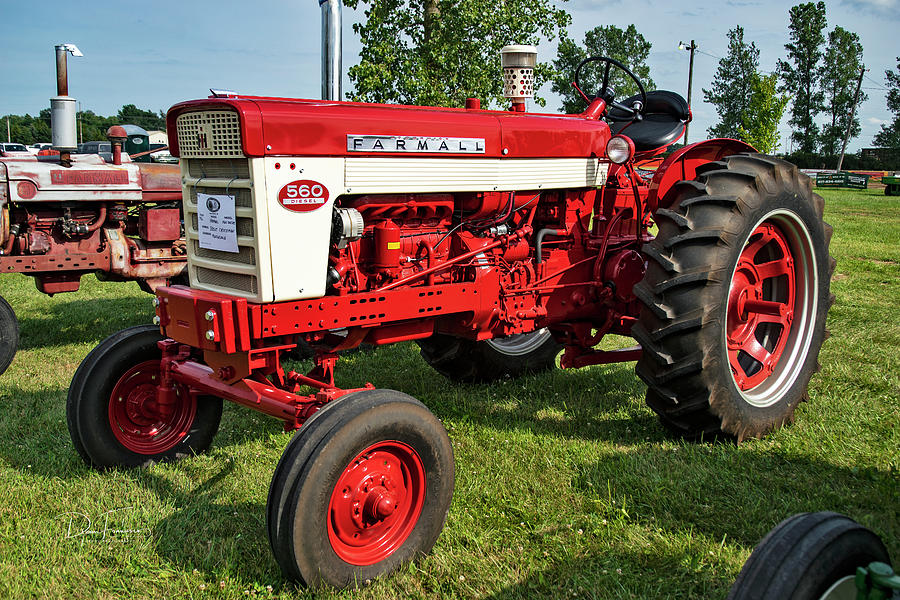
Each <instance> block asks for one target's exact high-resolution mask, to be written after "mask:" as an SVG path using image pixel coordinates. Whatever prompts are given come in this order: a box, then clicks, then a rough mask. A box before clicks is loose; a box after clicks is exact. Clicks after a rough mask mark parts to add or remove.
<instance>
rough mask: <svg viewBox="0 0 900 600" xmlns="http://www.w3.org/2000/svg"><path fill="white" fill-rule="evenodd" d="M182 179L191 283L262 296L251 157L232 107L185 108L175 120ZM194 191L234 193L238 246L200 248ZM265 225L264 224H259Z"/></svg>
mask: <svg viewBox="0 0 900 600" xmlns="http://www.w3.org/2000/svg"><path fill="white" fill-rule="evenodd" d="M176 123H177V127H178V148H179V151H180V153H181V158H182V176H183V178H184V216H185V219H184V221H185V233H186V235H187V238H188V244H187V249H188V264H189V266H190V276H191V285H192V286H194V287H197V288H199V289H208V290H212V291H216V292H222V293H226V294H233V295H236V296H242V297H245V298H248V299H251V300H263V298H262V297H261V295H260V294H261V289H260V287H261V286H260V275H261V273H260V269H261V265H260V264H259V263H260V258H259V257H260V254H259V245H260V242H259V240H258V235H257V233H258V232H257V224H256V220H257V218H258V216H257V208H259V207H257V206H255V199H254V191H253V186H252V184H251V182H252V179H253V177H252V175H251V173H252V166H251V161H250V160H249V159H248V158H246V157H244V155H243V152H242V150H241V136H240V127H239V125H240V123H239V121H238V116H237V113H234V112H231V111H221V110H218V111H203V112H196V113H185V114H183V115H181V116H179V117H178V120H177V121H176ZM198 194H217V195H218V194H227V195H231V196H234V200H235V201H234V204H235V217H236V218H237V236H238V238H237V239H238V251H237V252H223V251H219V250H211V249H209V248H201V247H200V230H199V226H198V225H199V223H198V220H199V219H198V216H197V211H198V207H197V195H198ZM263 226H265V224H263Z"/></svg>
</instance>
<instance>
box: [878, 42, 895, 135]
mask: <svg viewBox="0 0 900 600" xmlns="http://www.w3.org/2000/svg"><path fill="white" fill-rule="evenodd" d="M884 76H885V79H886V81H885V83H886V84H887V86H888V93H887V108H888V110H889V111H891V112H892V113H894V121H893V123H890V124H889V125H882V126H881V131H879V132H878V134H877V135H875V145H876V146H882V147H885V148H900V56H898V57H897V70H896V71H891V70H887V71H885V72H884Z"/></svg>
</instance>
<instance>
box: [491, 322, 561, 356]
mask: <svg viewBox="0 0 900 600" xmlns="http://www.w3.org/2000/svg"><path fill="white" fill-rule="evenodd" d="M550 336H551V333H550V330H549V329H547V328H544V329H538V330H537V331H531V332H529V333H519V334H516V335H510V336H507V337H503V338H496V339H492V340H488V345H489V346H490V347H491V348H493V349H494V350H496V351H497V352H499V353H501V354H505V355H507V356H524V355H525V354H529V353H531V352H534V351H535V350H537V349H538V348H540V347H541V346H542V345H543V344H544V342H546V341H547V339H548V338H549V337H550Z"/></svg>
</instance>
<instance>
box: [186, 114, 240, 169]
mask: <svg viewBox="0 0 900 600" xmlns="http://www.w3.org/2000/svg"><path fill="white" fill-rule="evenodd" d="M175 126H176V129H177V131H178V152H179V154H180V155H181V158H204V157H212V158H243V156H244V152H243V150H241V123H240V120H239V119H238V114H237V113H236V112H234V111H230V110H205V111H201V112H189V113H184V114H183V115H181V116H179V117H178V119H177V120H176V121H175Z"/></svg>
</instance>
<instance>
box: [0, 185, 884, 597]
mask: <svg viewBox="0 0 900 600" xmlns="http://www.w3.org/2000/svg"><path fill="white" fill-rule="evenodd" d="M823 195H824V196H825V198H826V219H827V220H828V221H829V222H830V223H831V224H832V225H834V238H833V241H832V244H831V252H832V254H833V255H834V256H835V258H837V261H838V263H837V270H836V272H835V276H834V280H833V282H832V291H833V292H834V293H835V295H836V296H837V300H836V302H835V304H834V306H833V307H832V309H831V313H830V316H829V328H830V330H831V333H832V335H831V339H829V340H828V341H827V342H826V343H825V346H824V349H823V351H822V354H821V359H820V362H821V364H822V370H821V373H819V374H818V375H817V376H816V377H815V378H814V379H813V382H812V385H811V390H810V396H811V401H810V402H809V403H805V404H803V405H801V406H800V408H799V409H798V411H797V413H796V421H795V423H793V424H792V425H790V426H788V427H785V428H784V429H782V430H780V431H778V432H775V433H773V434H772V435H770V436H769V437H768V438H766V439H764V440H751V441H747V442H745V443H743V444H742V445H741V446H739V447H738V446H735V445H734V444H730V443H724V442H719V443H684V442H681V441H679V440H677V439H673V438H671V437H670V436H669V435H667V433H666V431H665V430H664V429H663V427H662V426H661V425H660V424H659V423H658V421H657V420H656V418H655V416H654V415H653V413H652V412H651V411H650V410H649V409H648V408H646V407H645V406H644V387H643V385H642V384H641V382H640V381H639V380H638V378H637V377H636V376H635V375H634V370H633V367H634V365H633V363H628V364H622V365H610V366H597V367H592V368H587V369H582V370H579V371H562V370H556V371H555V372H552V373H546V374H543V375H538V376H531V377H525V378H522V379H517V380H508V381H503V382H501V383H499V384H494V385H456V384H452V383H449V382H447V381H446V380H445V379H443V378H442V377H441V376H439V375H437V374H436V373H434V372H433V371H432V370H430V368H429V367H428V366H427V365H426V364H425V363H424V362H423V361H422V360H421V359H420V357H419V355H418V348H417V347H416V346H415V345H413V344H400V345H396V346H392V347H384V348H380V349H378V350H377V351H376V352H357V353H354V354H351V355H348V356H347V357H346V358H345V359H342V361H341V363H340V364H339V365H338V367H339V371H338V378H339V384H341V385H344V386H348V387H349V386H356V385H359V384H361V383H362V382H364V381H371V382H373V383H374V384H376V385H377V386H379V387H385V388H393V389H398V390H403V391H404V392H407V393H409V394H411V395H413V396H415V397H417V398H419V399H420V400H422V401H423V402H425V404H427V405H428V406H429V407H430V408H431V409H432V410H433V411H434V412H435V414H436V415H437V416H438V417H439V418H440V419H441V420H442V421H443V422H444V424H445V426H446V427H447V430H448V432H449V434H450V437H451V439H452V441H453V448H454V452H455V454H456V469H457V478H456V493H455V496H454V499H453V505H452V508H451V510H450V516H449V519H448V521H447V526H446V528H445V529H444V532H443V533H442V534H441V536H440V538H439V539H438V542H437V545H436V546H435V548H434V551H433V553H432V554H431V555H430V556H429V557H427V558H426V559H424V560H422V561H421V562H419V563H417V564H415V565H413V566H411V567H409V568H408V569H406V570H404V571H403V572H402V573H399V574H395V575H393V576H391V577H387V578H383V579H381V580H376V581H374V582H372V583H371V585H368V586H366V587H363V588H362V589H359V590H354V591H347V592H343V593H327V592H325V593H320V594H319V595H318V597H323V598H329V597H332V596H338V597H346V598H351V597H352V598H383V599H388V598H401V597H411V598H416V597H422V598H476V597H477V598H497V599H500V598H526V597H527V598H535V597H546V598H723V597H724V596H725V595H726V594H727V591H728V589H729V587H730V586H731V583H732V582H733V581H734V579H735V577H736V576H737V574H738V571H739V570H740V568H741V565H742V564H743V562H744V560H746V558H747V557H748V555H749V554H750V552H751V550H752V548H753V547H754V545H755V544H756V543H757V542H758V541H759V539H760V538H762V536H763V535H764V534H765V533H766V532H767V531H768V530H769V529H770V528H772V527H773V526H774V525H775V524H776V523H778V522H779V521H780V520H782V519H784V518H785V517H787V516H789V515H791V514H793V513H796V512H799V511H818V510H834V511H838V512H843V513H846V514H848V515H850V516H851V517H853V518H854V519H856V520H858V521H860V522H861V523H863V524H864V525H866V526H868V527H870V528H871V529H873V530H874V531H875V532H876V533H878V534H879V535H881V536H882V537H883V538H884V540H885V542H886V543H887V546H888V549H889V551H890V552H891V554H892V556H893V557H894V560H895V561H898V562H900V391H898V390H900V358H898V350H900V199H898V198H889V197H886V196H884V195H883V194H882V193H881V192H880V191H874V190H873V191H866V192H849V191H827V192H825V193H824V194H823ZM0 294H2V295H3V296H4V297H5V298H6V299H7V300H8V301H9V302H10V303H11V304H12V306H13V307H14V309H15V310H16V311H17V313H18V315H19V318H20V322H21V346H20V348H21V349H20V352H19V354H18V355H17V357H16V359H15V361H14V362H13V364H12V367H11V368H10V369H9V371H7V372H6V373H5V374H4V375H3V376H0V598H31V597H38V598H40V597H48V598H73V599H78V598H91V599H93V598H120V597H121V598H248V597H251V598H269V597H277V598H294V597H308V596H312V595H313V594H312V593H311V592H310V591H309V590H305V589H303V588H298V587H297V586H295V585H293V584H290V583H287V582H285V581H284V580H283V579H282V578H281V575H280V572H279V570H278V568H277V566H276V564H275V561H274V560H273V558H272V556H271V554H270V550H269V544H268V541H267V538H266V528H265V503H266V494H267V491H268V487H269V481H270V478H271V474H272V471H273V469H274V467H275V464H276V463H277V461H278V459H279V457H280V455H281V452H282V449H283V448H284V446H285V445H286V444H287V442H288V440H289V435H288V434H285V433H283V431H282V427H281V424H280V422H278V421H275V420H273V419H270V418H267V417H264V416H262V415H260V414H258V413H254V412H252V411H250V410H248V409H245V408H241V407H238V406H236V405H231V404H226V408H225V414H224V417H223V421H222V426H221V430H220V432H219V434H218V436H217V438H216V440H215V442H214V444H213V447H212V450H211V452H210V453H209V454H208V455H205V456H200V457H195V458H191V459H188V460H185V461H183V462H180V463H178V464H169V465H160V466H155V467H153V468H150V469H146V470H142V471H126V472H106V473H98V472H95V471H92V470H91V469H89V468H87V467H86V466H85V465H84V464H83V463H82V461H81V459H80V458H79V457H78V455H77V454H76V452H75V449H74V448H73V447H72V443H71V441H70V439H69V434H68V431H67V429H66V424H65V400H66V391H67V388H68V385H69V381H70V379H71V376H72V373H73V372H74V371H75V369H76V368H77V366H78V364H79V362H80V361H81V359H82V358H83V357H84V356H85V355H86V354H87V353H88V352H89V351H90V350H91V348H93V347H94V346H95V345H96V344H97V343H98V342H99V341H100V340H102V339H103V338H104V337H106V336H107V335H109V334H111V333H113V332H115V331H117V330H119V329H122V328H124V327H127V326H130V325H135V324H141V323H147V322H149V321H150V319H151V318H152V314H153V313H152V308H151V304H150V297H149V296H147V295H146V294H143V293H142V292H140V291H139V290H138V287H137V285H136V284H133V283H129V284H116V283H100V282H98V281H97V280H96V279H95V278H94V277H93V276H88V277H85V278H84V280H83V283H82V289H81V291H79V292H78V293H75V294H62V295H59V296H57V297H54V298H48V297H46V296H43V295H41V294H39V293H38V292H37V291H36V290H35V289H34V284H33V282H32V280H31V279H27V278H25V277H22V276H18V275H4V276H3V277H0ZM619 341H621V340H614V341H613V343H616V342H619Z"/></svg>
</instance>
